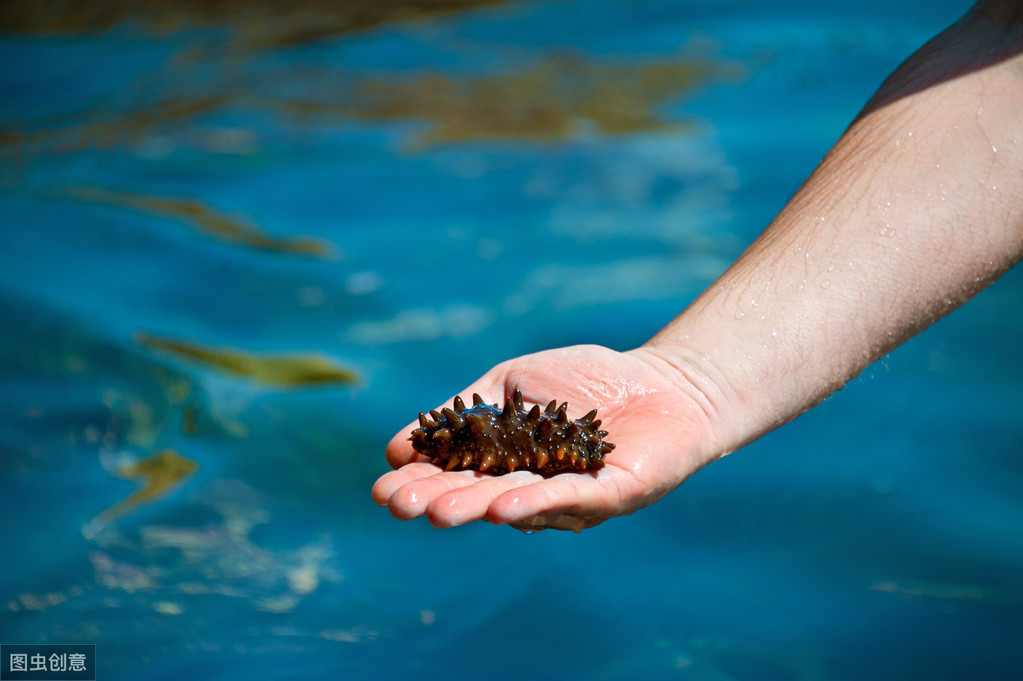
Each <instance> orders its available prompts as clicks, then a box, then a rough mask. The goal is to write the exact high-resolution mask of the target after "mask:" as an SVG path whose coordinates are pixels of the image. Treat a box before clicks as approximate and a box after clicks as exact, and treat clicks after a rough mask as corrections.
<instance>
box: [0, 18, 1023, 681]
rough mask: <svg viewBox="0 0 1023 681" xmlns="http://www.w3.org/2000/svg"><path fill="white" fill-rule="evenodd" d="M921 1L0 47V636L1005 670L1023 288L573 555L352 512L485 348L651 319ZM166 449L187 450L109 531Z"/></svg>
mask: <svg viewBox="0 0 1023 681" xmlns="http://www.w3.org/2000/svg"><path fill="white" fill-rule="evenodd" d="M915 5H916V3H910V2H906V1H905V0H896V1H895V2H886V3H866V4H865V3H847V4H846V6H843V7H837V6H836V7H826V6H822V4H821V3H801V2H774V3H769V4H767V5H764V4H762V3H747V2H732V3H701V2H695V1H687V2H680V1H677V0H672V1H670V2H669V1H667V0H642V1H640V0H635V1H633V2H628V3H625V2H616V1H613V0H590V1H588V2H582V1H581V0H565V1H559V2H510V3H503V4H497V5H495V6H492V7H485V8H481V9H475V10H470V11H462V12H454V13H449V14H443V15H440V16H436V17H433V18H429V19H425V20H420V21H403V22H396V23H382V24H379V25H375V26H370V27H367V28H363V29H361V30H358V31H351V32H338V33H337V34H336V35H329V36H326V37H321V38H319V39H316V40H307V41H297V40H290V41H278V42H276V43H274V42H273V41H270V42H265V41H264V42H259V41H258V40H253V39H251V33H245V31H243V30H242V27H240V26H235V25H232V24H230V23H227V24H223V23H221V24H214V25H207V24H196V25H190V26H187V27H185V28H180V27H179V29H180V30H172V31H169V32H168V31H160V30H155V29H152V27H148V26H147V25H146V24H145V22H144V21H139V20H137V19H136V20H133V19H130V18H129V19H126V20H125V21H122V22H117V23H115V24H114V25H113V26H112V27H111V28H109V29H105V30H99V29H84V28H83V29H78V30H70V31H64V32H53V31H39V32H34V31H28V32H20V31H19V32H14V31H5V32H4V33H2V34H0V63H2V64H3V65H4V66H3V68H2V69H0V314H2V316H0V376H2V379H0V500H2V501H0V503H2V509H3V513H2V514H0V538H2V541H3V548H2V554H0V555H2V556H3V559H2V561H0V642H4V643H44V642H50V643H94V644H96V646H97V658H98V665H99V671H100V678H102V679H180V678H203V679H207V678H208V679H252V678H282V679H284V678H296V679H297V678H301V679H319V678H343V679H407V678H415V677H419V678H434V677H439V676H441V675H443V677H444V678H449V679H478V678H491V679H516V678H520V677H522V675H528V676H529V677H530V678H541V679H547V678H550V679H554V678H573V679H618V678H621V679H660V678H686V679H701V680H702V679H707V680H711V681H719V680H725V679H737V680H738V679H800V680H802V679H806V680H819V679H835V680H845V679H871V680H889V679H890V680H895V679H928V680H931V679H1018V678H1020V677H1021V676H1023V645H1021V640H1023V522H1021V521H1023V502H1021V500H1020V499H1021V497H1020V490H1021V489H1023V457H1021V456H1020V455H1021V453H1023V452H1021V449H1023V382H1021V380H1020V379H1021V377H1023V358H1021V356H1020V353H1019V351H1018V349H1019V347H1020V339H1021V338H1023V316H1021V315H1020V314H1019V311H1020V309H1021V304H1023V273H1021V272H1020V271H1019V270H1018V268H1017V270H1014V271H1012V272H1010V273H1009V274H1007V275H1006V276H1005V277H1003V278H1002V280H1000V281H999V282H998V283H997V284H995V285H994V286H993V287H991V288H990V289H988V290H987V291H985V292H984V293H982V294H981V295H980V296H979V297H978V298H977V299H976V300H974V301H973V302H972V303H971V304H969V305H968V306H966V307H965V308H964V309H962V310H960V311H959V312H957V313H956V314H954V315H952V316H951V317H950V318H948V319H946V320H944V321H942V322H940V323H939V324H937V325H936V326H935V327H933V328H932V329H930V330H928V331H927V332H925V333H924V334H922V335H921V336H919V337H918V338H916V339H914V340H913V341H911V342H910V343H908V344H907V345H906V346H904V347H902V348H900V349H899V350H897V351H896V352H894V353H892V354H891V355H890V356H888V357H886V358H885V359H884V360H883V361H881V362H879V363H878V364H876V365H874V366H872V367H870V368H869V369H868V370H867V371H865V372H864V373H863V375H862V376H861V377H859V378H858V379H856V380H855V381H853V382H852V383H851V384H850V385H849V386H848V387H847V388H846V389H844V390H843V391H841V392H840V393H838V394H836V395H835V396H833V397H832V398H831V399H829V400H827V401H826V402H825V403H824V404H823V405H821V406H820V407H819V408H818V409H816V410H814V411H813V412H812V413H810V414H808V415H806V416H804V417H802V418H801V419H799V420H798V421H796V422H795V423H793V424H790V425H789V426H786V427H785V428H783V429H782V430H780V431H778V432H776V433H774V434H772V435H769V436H768V437H765V438H764V439H762V440H761V441H759V442H757V443H755V444H753V445H751V446H750V447H748V448H747V449H745V450H744V451H742V452H741V453H738V454H735V455H733V456H731V457H729V458H727V459H725V460H723V461H721V462H719V463H716V464H714V465H712V466H711V467H709V468H708V469H706V470H704V471H702V472H701V473H699V474H698V475H697V476H696V477H694V478H693V479H692V480H690V481H688V482H687V483H685V485H684V486H683V487H681V488H680V489H678V490H677V491H675V492H674V493H673V494H671V495H670V496H669V497H668V498H667V499H665V500H664V501H662V502H660V503H658V504H657V505H655V506H653V507H651V508H648V509H645V510H643V511H641V512H639V513H637V514H636V515H633V516H630V517H627V518H623V519H616V520H613V521H610V522H608V523H605V524H604V525H602V526H600V527H598V528H596V529H593V530H590V531H587V532H584V533H582V534H580V535H573V534H567V533H556V532H544V533H539V534H534V535H531V536H525V535H522V534H520V533H518V532H515V531H513V530H511V529H508V528H503V527H494V526H491V525H487V524H482V523H480V524H476V525H473V526H470V527H464V528H458V529H453V530H446V531H440V530H435V529H432V528H431V527H430V526H429V525H428V523H426V522H424V521H417V522H409V523H402V522H398V521H396V520H394V519H392V518H391V517H390V515H389V514H388V513H387V511H386V510H382V509H379V508H377V507H375V506H374V505H373V504H372V502H371V501H370V499H369V488H370V486H371V484H372V482H373V480H374V479H375V478H376V477H377V476H378V475H380V474H381V473H383V472H384V471H385V470H386V463H385V462H384V460H383V447H384V444H385V443H386V442H387V440H388V439H389V438H390V437H391V436H392V435H393V434H394V432H395V431H396V430H397V429H398V428H400V427H402V426H403V425H404V424H405V423H407V422H408V421H409V420H411V418H413V417H414V415H415V413H416V412H417V411H419V410H420V409H423V408H428V407H432V406H434V405H436V404H437V403H439V402H440V401H442V400H444V399H446V398H447V397H448V396H449V395H452V394H454V393H455V392H457V391H458V390H460V389H461V388H463V387H464V386H465V385H466V384H467V383H468V382H470V381H471V380H473V379H474V378H476V377H477V376H479V375H480V374H481V373H483V372H484V371H485V370H486V369H488V368H489V367H490V366H492V365H493V364H495V363H497V362H499V361H501V360H502V359H505V358H508V357H512V356H515V355H519V354H522V353H525V352H530V351H534V350H539V349H543V348H548V347H555V346H559V345H565V344H571V343H577V342H586V343H600V344H604V345H608V346H610V347H613V348H618V349H627V348H630V347H634V346H635V345H637V344H639V343H642V342H643V341H644V340H646V339H647V338H648V337H649V336H650V335H652V334H653V333H654V332H655V331H656V330H657V329H658V328H659V327H660V326H662V325H663V324H664V323H666V322H667V321H668V320H669V319H670V318H671V317H672V316H673V315H674V314H676V313H677V312H678V311H679V310H681V309H682V308H683V307H684V306H685V304H686V303H687V302H688V301H689V300H691V299H692V298H693V297H694V296H695V295H697V294H698V293H699V292H700V291H701V290H702V289H703V288H704V287H706V286H707V285H708V284H709V283H710V282H711V281H713V279H714V278H715V277H716V276H717V275H718V274H719V273H720V272H721V271H722V270H723V269H724V268H725V267H726V266H727V264H728V263H729V262H730V261H731V260H732V259H733V258H734V257H736V256H737V255H738V254H739V253H740V252H741V250H742V249H743V247H744V246H745V245H746V244H747V243H748V242H749V241H750V240H751V239H752V238H753V237H755V236H756V234H757V233H759V231H760V230H761V229H763V227H764V226H765V225H766V223H767V222H768V221H769V220H770V218H771V217H772V216H773V215H774V214H775V213H776V212H777V210H778V209H780V208H781V206H782V205H783V204H784V202H785V201H786V200H787V198H788V197H789V196H791V194H792V193H793V192H794V191H795V189H796V188H797V187H798V185H799V183H800V182H801V181H802V179H803V178H804V177H805V176H806V175H807V174H808V173H809V172H810V170H812V168H813V166H814V165H815V163H816V162H817V161H818V160H819V159H820V157H821V156H822V155H823V154H824V152H825V151H826V150H827V148H828V147H829V145H830V144H831V143H832V142H833V141H834V140H835V139H836V138H837V136H838V135H839V134H840V133H841V131H842V129H843V128H844V126H845V125H846V124H847V123H848V122H849V121H850V120H851V118H852V117H853V116H854V115H855V113H856V112H857V110H858V108H859V106H860V105H861V104H862V103H863V102H864V101H865V100H866V98H867V97H868V96H869V95H870V94H871V92H872V91H873V89H874V88H875V87H876V86H877V84H878V83H879V82H880V81H881V80H882V79H883V78H884V76H886V75H887V74H888V73H889V72H890V71H891V70H892V69H893V68H894V67H895V66H896V65H897V64H898V63H899V62H900V61H901V60H902V59H904V58H905V57H906V56H908V55H909V54H910V53H911V52H912V51H913V50H914V49H915V48H916V47H918V46H919V45H920V44H922V43H923V42H924V41H925V40H926V39H927V38H928V37H929V36H931V35H933V34H934V33H935V32H936V31H938V30H939V29H940V28H942V27H943V26H945V25H947V24H948V23H950V22H951V21H952V20H954V19H955V18H956V17H957V16H958V14H960V13H961V12H962V11H964V10H965V8H966V5H967V3H962V2H945V1H941V2H935V3H929V4H928V8H927V10H926V11H924V12H921V11H919V10H917V9H914V6H915ZM276 25H277V23H276V22H275V20H274V18H272V17H269V18H264V19H263V24H257V26H256V28H260V27H261V28H262V30H264V32H269V33H271V34H272V33H273V29H274V27H275V26H276ZM246 26H247V27H248V28H252V26H251V22H250V23H248V24H246ZM257 35H263V34H262V33H257ZM246 36H249V37H248V38H247V37H246ZM658 64H660V65H665V64H666V65H667V67H666V70H665V71H659V72H657V71H656V65H658ZM604 67H617V68H618V69H619V70H618V71H615V70H614V69H610V68H604ZM688 67H693V68H696V69H697V70H698V71H699V72H700V73H701V74H702V75H701V76H700V77H699V78H696V79H695V81H694V82H692V83H691V84H690V85H685V82H686V81H685V80H684V78H682V77H681V76H680V75H679V74H680V73H682V72H684V70H685V68H688ZM602 68H603V69H604V70H602ZM655 72H656V73H655ZM651 73H653V74H654V75H652V76H651ZM657 73H661V76H657V75H656V74H657ZM665 73H667V75H664V74H665ZM623 74H624V75H623ZM427 76H429V77H432V78H435V79H439V80H434V81H428V80H427V81H424V80H423V78H425V77H427ZM645 77H649V78H651V79H652V81H653V85H647V86H639V87H634V85H635V84H636V83H641V82H644V81H643V78H645ZM658 78H661V80H658ZM680 78H682V79H681V80H679V79H680ZM424 83H426V84H425V85H424ZM430 83H432V85H431V84H430ZM481 84H482V85H481ZM602 85H603V86H604V89H603V90H602V89H601V86H602ZM574 87H579V88H580V89H581V90H582V91H583V93H584V94H583V95H580V96H573V95H571V94H570V95H566V96H562V94H563V93H562V90H572V89H573V88H574ZM374 88H375V89H374ZM587 88H590V90H587ZM670 88H673V89H670ZM586 92H590V94H588V95H587V94H585V93H586ZM374 93H375V94H374ZM380 93H384V94H383V95H381V94H380ZM387 93H389V94H387ZM445 93H446V94H445ZM593 93H596V94H593ZM388 97H389V98H390V99H388ZM445 97H446V98H445ZM438 102H440V104H438ZM551 102H554V103H555V104H556V105H557V106H554V107H553V108H554V109H556V111H555V112H554V113H551V112H550V110H549V107H548V108H545V106H548V105H550V103H551ZM488 106H492V107H493V108H492V109H488V108H487V107H488ZM517 106H522V107H526V111H527V113H526V114H513V113H508V112H509V111H513V110H514V109H515V107H517ZM528 107H533V108H534V109H535V110H536V111H539V112H546V114H545V115H547V116H548V118H544V117H543V116H541V115H540V114H539V113H536V114H531V113H528V112H529V111H532V110H533V109H529V108H528ZM622 107H624V112H625V113H622V111H623V109H622ZM488 112H489V113H488ZM623 115H624V116H626V118H627V119H628V120H629V121H632V123H631V124H630V125H623V126H621V127H620V128H619V129H615V127H614V125H613V123H614V121H620V120H621V118H620V117H621V116H623ZM559 116H560V117H561V118H559ZM629 116H632V117H631V118H630V117H629ZM551 117H553V120H554V121H555V123H550V124H548V128H544V127H543V125H545V124H544V123H543V122H542V121H547V120H551ZM523 120H524V121H526V123H527V125H525V127H523V123H522V122H523ZM534 120H535V121H537V123H536V128H535V129H534V128H532V127H531V126H532V125H533V123H532V122H533V121H534ZM557 121H561V123H557ZM564 121H568V123H567V124H564ZM218 225H219V231H218ZM224 225H227V227H225V226H224ZM239 225H241V226H239ZM301 244H305V245H306V246H310V245H312V246H311V247H309V248H306V249H305V250H303V249H302V248H300V247H298V246H300V245H301ZM297 245H298V246H297ZM146 337H153V338H159V339H164V340H166V341H170V342H177V343H182V344H187V345H189V346H194V347H198V348H214V349H217V350H218V351H220V352H226V353H237V354H239V355H245V356H248V357H268V356H279V355H288V356H294V357H300V358H307V357H311V356H317V357H321V358H325V359H327V360H328V361H329V362H331V363H332V365H334V366H336V367H340V368H343V369H347V370H351V371H354V372H355V373H356V374H357V375H358V380H357V381H356V382H354V383H349V382H343V381H342V382H337V383H328V384H322V385H300V386H297V387H284V386H280V385H276V384H273V383H267V382H265V381H260V380H258V377H254V376H252V375H246V374H245V373H244V372H242V373H241V374H238V373H232V372H230V371H225V370H223V369H222V368H217V367H216V366H214V365H211V364H209V363H207V362H203V361H200V360H197V359H195V358H192V359H190V358H189V357H188V356H186V355H184V354H181V353H175V352H170V351H167V350H166V349H162V350H161V349H160V348H159V347H154V346H153V345H151V344H146V343H145V342H144V339H145V338H146ZM167 450H172V451H173V452H175V453H176V454H177V456H179V457H180V459H183V460H187V461H190V462H193V463H194V464H195V465H196V466H197V467H198V468H197V470H195V471H194V473H192V474H190V475H184V476H182V477H181V478H180V479H179V480H177V483H176V484H175V485H171V486H169V487H168V488H167V489H165V490H163V491H162V493H160V494H157V495H155V496H154V498H153V499H151V500H149V501H148V502H147V503H139V504H132V505H129V506H128V507H126V508H124V510H123V512H121V513H120V515H117V516H116V517H112V516H110V515H107V516H104V511H105V510H106V509H110V508H111V507H115V505H117V504H118V503H119V502H122V501H123V500H125V499H126V498H128V497H129V495H131V494H132V493H133V492H134V491H135V490H136V489H138V488H139V482H138V481H132V480H126V479H124V477H123V476H124V475H125V474H126V473H125V471H126V470H127V469H126V467H130V466H131V465H132V464H137V463H138V462H142V461H147V460H150V457H152V456H154V455H155V454H157V453H159V452H164V451H167Z"/></svg>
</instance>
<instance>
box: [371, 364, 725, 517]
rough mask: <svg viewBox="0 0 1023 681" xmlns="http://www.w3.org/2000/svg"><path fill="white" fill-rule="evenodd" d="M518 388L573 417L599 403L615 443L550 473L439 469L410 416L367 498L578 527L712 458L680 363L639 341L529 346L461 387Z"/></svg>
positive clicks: (433, 512) (653, 494) (638, 502)
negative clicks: (415, 444) (673, 364)
mask: <svg viewBox="0 0 1023 681" xmlns="http://www.w3.org/2000/svg"><path fill="white" fill-rule="evenodd" d="M669 376H672V377H673V378H672V379H669ZM516 388H518V389H519V390H521V391H522V395H523V397H524V399H525V401H526V402H527V403H530V402H531V403H535V404H541V405H543V404H546V403H547V402H549V401H550V400H552V399H554V400H557V401H558V402H565V401H567V402H568V409H569V416H570V417H572V418H580V417H581V416H582V415H583V414H585V413H586V412H588V411H590V410H591V409H598V410H599V413H598V416H597V418H600V419H602V420H603V425H602V426H601V428H602V429H604V430H607V431H608V433H609V434H608V436H607V438H606V439H607V440H608V441H610V442H613V443H614V444H615V449H614V450H613V451H612V452H610V453H609V454H608V455H607V456H606V458H605V460H604V461H605V464H606V465H605V467H604V468H601V469H600V470H597V471H586V472H579V473H576V472H572V473H563V474H560V475H555V476H552V477H550V478H544V477H542V476H540V475H538V474H536V473H531V472H528V471H516V472H514V473H509V474H506V475H499V476H498V475H489V474H485V473H480V472H477V471H471V470H461V471H448V472H445V471H443V470H442V469H441V468H440V467H439V466H436V465H434V464H433V463H430V462H429V459H427V458H426V457H423V456H422V455H420V454H417V453H416V452H415V451H413V449H412V446H411V444H410V442H409V440H408V438H409V433H410V432H411V431H412V429H413V428H415V427H417V426H418V425H419V424H418V423H411V424H409V425H408V426H407V427H406V428H405V429H403V430H402V431H401V432H400V433H398V434H397V435H396V436H395V437H394V438H393V439H392V440H391V442H390V443H389V444H388V445H387V452H386V455H387V460H388V462H389V463H390V464H391V466H392V467H394V468H395V469H396V470H394V471H392V472H390V473H386V474H385V475H383V476H381V477H380V479H379V480H378V481H377V483H376V484H375V485H374V486H373V499H374V500H375V501H376V502H377V503H378V504H380V505H386V506H388V507H389V508H390V510H391V513H392V514H394V516H395V517H397V518H401V519H411V518H416V517H418V516H421V515H426V516H427V517H428V518H429V520H430V522H431V523H433V524H434V525H435V526H437V527H451V526H454V525H461V524H464V523H467V522H471V521H474V520H484V519H485V520H489V521H491V522H494V523H509V524H512V525H513V526H515V527H517V528H519V529H523V530H540V529H546V528H557V529H569V530H574V531H577V532H578V531H580V530H583V529H585V528H587V527H592V526H594V525H597V524H599V523H601V522H603V521H604V520H606V519H608V518H611V517H614V516H618V515H624V514H627V513H631V512H632V511H635V510H636V509H639V508H642V507H643V506H646V505H647V504H650V503H652V502H654V501H656V500H657V499H659V498H661V497H662V496H664V495H665V494H667V493H668V492H670V491H671V490H672V489H674V488H675V487H676V486H677V485H678V484H679V483H680V482H682V481H683V480H685V479H686V478H687V477H689V476H690V475H692V474H693V473H694V472H695V471H696V470H698V469H699V468H700V467H701V466H703V465H704V464H705V463H707V462H708V460H710V459H711V458H713V455H711V454H709V453H708V452H706V451H703V450H704V449H705V447H704V445H703V443H704V442H706V439H705V437H704V436H705V434H706V430H707V419H706V415H705V410H704V409H701V408H700V407H699V406H698V405H697V403H696V400H694V399H692V398H691V397H690V395H692V393H693V391H691V390H686V389H685V386H680V385H679V379H678V373H677V372H676V371H673V370H671V369H670V368H669V367H668V366H667V365H663V364H662V363H661V362H660V361H659V360H658V359H657V358H656V355H653V354H651V353H649V352H647V351H645V350H635V351H632V352H628V353H620V352H615V351H613V350H609V349H608V348H604V347H600V346H595V345H585V346H574V347H570V348H563V349H559V350H548V351H544V352H540V353H536V354H533V355H526V356H524V357H519V358H516V359H513V360H509V361H507V362H504V363H502V364H500V365H498V366H496V367H494V368H493V369H491V370H490V371H489V372H487V373H486V374H485V375H484V376H483V377H482V378H480V379H479V380H478V381H476V382H475V383H473V384H472V385H470V386H469V387H467V388H466V389H465V390H464V391H463V392H462V393H461V395H463V396H467V395H471V394H472V393H479V394H480V395H481V396H482V397H483V399H484V400H486V401H487V402H488V403H494V402H496V403H503V402H504V400H505V397H506V396H508V395H510V394H511V393H512V392H514V390H515V389H516ZM450 404H451V402H450V401H448V403H447V405H450ZM527 408H528V407H527Z"/></svg>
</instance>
